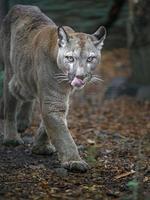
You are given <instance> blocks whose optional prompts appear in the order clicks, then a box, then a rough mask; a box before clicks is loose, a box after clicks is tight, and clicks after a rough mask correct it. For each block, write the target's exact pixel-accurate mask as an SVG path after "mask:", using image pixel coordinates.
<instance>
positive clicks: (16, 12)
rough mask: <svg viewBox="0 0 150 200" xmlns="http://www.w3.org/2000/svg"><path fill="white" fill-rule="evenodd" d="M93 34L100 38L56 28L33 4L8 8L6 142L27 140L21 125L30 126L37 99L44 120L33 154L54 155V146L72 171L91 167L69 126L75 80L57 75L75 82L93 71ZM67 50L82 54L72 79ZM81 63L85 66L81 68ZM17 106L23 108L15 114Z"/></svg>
mask: <svg viewBox="0 0 150 200" xmlns="http://www.w3.org/2000/svg"><path fill="white" fill-rule="evenodd" d="M58 32H59V33H58ZM68 38H69V39H68ZM71 38H72V40H71ZM93 38H94V40H96V37H95V36H89V35H87V34H84V33H75V32H74V30H73V29H72V28H70V27H63V28H60V29H58V27H57V26H56V25H55V23H54V22H53V21H52V20H50V19H49V18H48V17H47V16H45V15H44V14H43V13H42V12H41V11H40V10H39V9H38V8H37V7H34V6H22V5H17V6H15V7H13V8H12V9H11V10H10V11H9V13H8V15H7V16H6V18H5V19H4V21H3V24H2V27H1V31H0V57H2V61H3V63H4V65H5V81H4V104H5V111H4V115H5V116H4V117H5V124H4V143H5V144H7V145H8V144H14V145H18V144H22V143H23V140H22V139H21V137H20V135H19V134H18V132H17V128H18V130H19V131H24V130H25V129H26V128H27V127H28V125H29V123H30V121H31V111H32V107H33V104H34V100H35V99H36V100H37V101H38V102H39V103H40V110H41V114H42V119H41V125H40V127H39V129H38V131H37V135H36V137H35V142H34V145H33V150H32V151H33V153H38V154H44V153H46V154H47V153H49V154H51V153H53V152H54V151H55V148H56V150H57V151H58V155H59V158H60V160H61V163H62V166H64V167H65V168H67V169H69V170H77V171H86V170H87V168H88V165H87V164H86V163H85V162H84V161H83V160H82V159H81V158H80V156H79V153H78V150H77V147H76V145H75V143H74V141H73V139H72V137H71V135H70V132H69V130H68V127H67V120H66V116H67V112H68V107H69V95H70V92H71V90H72V87H71V84H70V83H69V82H60V81H59V77H57V78H56V77H55V75H57V74H62V75H63V77H65V78H69V75H70V74H71V81H72V80H73V78H74V77H75V76H76V75H78V74H79V75H85V76H86V75H88V74H89V73H91V70H90V68H89V69H87V67H86V64H84V63H83V59H85V57H86V56H88V54H89V50H91V51H93V52H95V55H96V56H97V58H96V59H95V62H93V64H87V65H89V66H91V65H95V66H96V64H97V63H98V62H99V58H100V52H99V50H97V48H96V47H95V45H94V44H93ZM68 40H70V42H71V41H72V43H69V41H68ZM67 43H68V44H67ZM61 45H64V46H63V47H62V46H61ZM66 45H67V46H66ZM78 50H80V51H78ZM87 50H88V51H87ZM67 51H70V52H72V53H74V52H75V53H78V56H79V58H78V59H79V61H78V63H77V64H75V63H74V67H73V71H70V72H68V77H67V76H66V75H65V74H63V73H66V71H67V70H68V69H66V66H67V65H68V66H70V63H68V62H67V63H66V64H65V62H66V60H65V59H67V58H66V57H65V55H64V53H66V52H67ZM79 53H82V54H81V55H80V54H79ZM82 55H83V56H84V57H83V58H82ZM64 60H65V62H64ZM63 62H64V63H63ZM84 62H86V61H84ZM81 66H84V68H83V67H82V70H81V69H80V67H81ZM81 71H82V74H80V73H81ZM77 73H78V74H77ZM86 80H87V78H85V81H86ZM18 104H19V105H21V109H20V112H19V113H17V115H16V108H17V106H18ZM16 117H17V120H16ZM50 140H51V141H52V144H53V145H54V146H53V145H52V144H51V142H50Z"/></svg>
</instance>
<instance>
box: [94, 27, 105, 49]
mask: <svg viewBox="0 0 150 200" xmlns="http://www.w3.org/2000/svg"><path fill="white" fill-rule="evenodd" d="M93 36H94V37H95V38H96V40H97V41H95V42H94V43H95V46H96V47H97V48H98V49H102V47H103V44H104V40H105V38H106V29H105V27H104V26H100V27H99V28H98V30H97V31H96V32H95V33H94V34H93Z"/></svg>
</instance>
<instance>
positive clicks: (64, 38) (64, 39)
mask: <svg viewBox="0 0 150 200" xmlns="http://www.w3.org/2000/svg"><path fill="white" fill-rule="evenodd" d="M57 31H58V45H59V46H60V47H65V46H66V44H67V43H68V41H69V37H68V35H67V33H66V31H65V30H64V28H63V27H62V26H59V27H58V29H57Z"/></svg>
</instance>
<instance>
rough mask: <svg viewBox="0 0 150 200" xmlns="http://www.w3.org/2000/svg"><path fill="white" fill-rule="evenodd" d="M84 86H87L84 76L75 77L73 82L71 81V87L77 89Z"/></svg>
mask: <svg viewBox="0 0 150 200" xmlns="http://www.w3.org/2000/svg"><path fill="white" fill-rule="evenodd" d="M84 84H85V81H84V77H82V76H75V77H74V78H73V80H72V81H71V85H72V86H73V87H77V88H80V87H82V86H84Z"/></svg>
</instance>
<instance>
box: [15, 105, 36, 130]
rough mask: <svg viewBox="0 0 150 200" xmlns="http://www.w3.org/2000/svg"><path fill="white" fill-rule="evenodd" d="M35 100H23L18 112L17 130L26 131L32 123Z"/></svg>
mask: <svg viewBox="0 0 150 200" xmlns="http://www.w3.org/2000/svg"><path fill="white" fill-rule="evenodd" d="M33 106H34V102H33V101H28V102H23V103H22V104H21V105H20V107H19V109H18V112H17V130H18V132H20V133H22V132H24V131H25V130H26V129H27V128H28V127H29V126H30V124H31V121H32V111H33Z"/></svg>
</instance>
